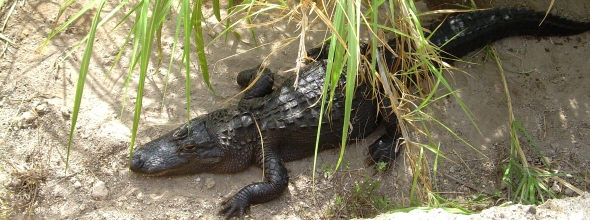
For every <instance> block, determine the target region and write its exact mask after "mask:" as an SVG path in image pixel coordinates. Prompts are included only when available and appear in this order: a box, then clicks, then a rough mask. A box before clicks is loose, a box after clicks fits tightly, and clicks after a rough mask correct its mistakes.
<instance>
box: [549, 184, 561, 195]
mask: <svg viewBox="0 0 590 220" xmlns="http://www.w3.org/2000/svg"><path fill="white" fill-rule="evenodd" d="M551 191H552V192H554V193H559V192H561V186H559V184H558V183H557V182H554V183H553V186H551Z"/></svg>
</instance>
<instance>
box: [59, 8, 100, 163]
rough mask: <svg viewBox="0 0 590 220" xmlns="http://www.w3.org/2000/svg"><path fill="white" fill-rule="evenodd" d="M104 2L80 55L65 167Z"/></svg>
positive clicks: (93, 20) (93, 21)
mask: <svg viewBox="0 0 590 220" xmlns="http://www.w3.org/2000/svg"><path fill="white" fill-rule="evenodd" d="M105 3H106V0H103V1H101V2H100V3H99V6H98V10H97V11H96V14H95V15H94V18H93V19H92V25H91V27H90V33H88V35H89V39H90V40H88V41H87V43H86V49H85V50H84V56H83V57H82V63H81V64H80V75H79V76H78V83H77V85H76V95H75V96H74V110H73V112H72V125H71V126H70V137H69V139H68V149H67V152H66V169H65V171H66V172H67V170H68V165H69V161H70V149H71V147H72V140H73V137H74V130H75V129H76V122H77V120H78V113H79V111H80V104H81V103H82V93H83V92H84V83H85V82H86V75H88V67H89V65H90V58H92V49H93V48H94V40H93V39H94V36H95V35H96V29H97V26H98V22H99V21H100V12H101V11H102V7H103V6H104V4H105Z"/></svg>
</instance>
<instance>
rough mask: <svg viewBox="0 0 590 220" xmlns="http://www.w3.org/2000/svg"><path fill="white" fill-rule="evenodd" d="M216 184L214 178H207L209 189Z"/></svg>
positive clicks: (206, 184)
mask: <svg viewBox="0 0 590 220" xmlns="http://www.w3.org/2000/svg"><path fill="white" fill-rule="evenodd" d="M214 186H215V181H213V179H211V178H207V179H205V187H206V188H207V189H211V188H213V187H214Z"/></svg>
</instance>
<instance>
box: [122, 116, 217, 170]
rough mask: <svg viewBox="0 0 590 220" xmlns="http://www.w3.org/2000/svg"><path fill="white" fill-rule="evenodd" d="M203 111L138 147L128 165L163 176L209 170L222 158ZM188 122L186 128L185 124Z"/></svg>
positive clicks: (131, 167)
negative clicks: (200, 114)
mask: <svg viewBox="0 0 590 220" xmlns="http://www.w3.org/2000/svg"><path fill="white" fill-rule="evenodd" d="M206 119H207V115H203V116H200V117H197V118H194V119H192V120H191V121H190V122H189V123H187V124H184V125H182V126H180V127H179V128H177V129H175V130H174V131H172V132H170V133H168V134H166V135H164V136H162V137H160V138H158V139H155V140H153V141H151V142H149V143H147V144H145V145H144V146H142V147H140V148H139V149H138V150H136V151H135V152H134V153H133V156H132V158H131V163H130V165H129V168H130V169H131V171H133V172H135V173H138V174H140V175H147V176H164V175H186V174H197V173H204V172H213V171H215V169H216V167H217V166H218V165H219V163H220V162H221V161H223V158H224V155H225V154H224V152H223V150H222V148H221V147H220V146H219V145H218V144H217V143H216V141H215V140H214V139H213V138H211V137H210V135H209V133H208V132H207V129H206V121H207V120H206ZM189 124H190V129H188V128H189V126H187V125H189Z"/></svg>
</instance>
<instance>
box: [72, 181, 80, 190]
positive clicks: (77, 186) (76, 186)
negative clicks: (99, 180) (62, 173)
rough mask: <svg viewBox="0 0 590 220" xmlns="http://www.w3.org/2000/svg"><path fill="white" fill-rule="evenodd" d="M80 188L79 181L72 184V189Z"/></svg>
mask: <svg viewBox="0 0 590 220" xmlns="http://www.w3.org/2000/svg"><path fill="white" fill-rule="evenodd" d="M80 187H82V183H80V181H76V182H75V183H74V188H76V189H79V188H80Z"/></svg>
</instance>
